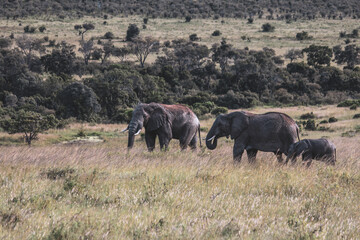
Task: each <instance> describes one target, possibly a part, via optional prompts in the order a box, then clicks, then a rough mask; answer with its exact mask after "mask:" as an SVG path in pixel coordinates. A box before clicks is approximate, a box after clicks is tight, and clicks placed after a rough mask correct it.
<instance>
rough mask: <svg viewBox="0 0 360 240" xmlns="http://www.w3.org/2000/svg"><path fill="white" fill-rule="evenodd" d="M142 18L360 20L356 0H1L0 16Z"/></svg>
mask: <svg viewBox="0 0 360 240" xmlns="http://www.w3.org/2000/svg"><path fill="white" fill-rule="evenodd" d="M104 13H107V14H113V15H119V14H121V15H124V16H128V15H145V16H148V17H162V18H179V17H185V16H191V17H196V18H208V17H213V16H220V17H234V18H248V17H259V18H265V17H266V18H268V19H284V18H286V19H299V18H301V19H314V18H319V17H321V18H331V19H333V18H334V19H339V18H343V17H353V18H359V17H360V5H359V2H358V1H357V0H346V1H338V0H327V1H324V0H302V1H298V0H252V1H248V0H240V1H239V0H228V1H220V0H201V1H193V0H185V1H169V0H162V1H146V0H97V1H95V0H76V1H70V0H61V1H60V0H57V1H49V0H32V1H28V0H1V1H0V15H3V16H7V17H9V18H10V17H15V18H16V17H25V16H33V15H44V14H57V15H59V16H62V17H66V16H79V17H81V16H83V15H84V14H93V15H102V14H104Z"/></svg>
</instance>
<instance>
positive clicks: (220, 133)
mask: <svg viewBox="0 0 360 240" xmlns="http://www.w3.org/2000/svg"><path fill="white" fill-rule="evenodd" d="M298 133H299V128H298V126H297V125H296V123H295V121H294V120H293V119H292V118H291V117H289V116H288V115H286V114H283V113H278V112H269V113H265V114H253V113H248V112H232V113H229V114H221V115H219V116H218V117H217V118H216V120H215V122H214V123H213V125H212V127H211V129H210V131H209V133H208V134H207V136H206V146H207V147H208V148H209V149H211V150H213V149H215V148H216V146H217V139H218V138H220V137H224V136H226V137H229V136H230V137H231V139H233V140H234V148H233V157H234V160H235V161H241V157H242V154H243V152H244V150H246V152H247V155H248V160H249V162H254V161H255V159H256V154H257V151H263V152H273V153H275V154H276V155H277V158H278V161H279V162H282V160H283V159H282V153H284V154H285V155H287V153H288V149H289V146H290V145H291V144H293V143H294V142H296V140H297V139H299V134H298Z"/></svg>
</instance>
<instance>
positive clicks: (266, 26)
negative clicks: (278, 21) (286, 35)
mask: <svg viewBox="0 0 360 240" xmlns="http://www.w3.org/2000/svg"><path fill="white" fill-rule="evenodd" d="M261 28H262V31H263V32H273V31H275V27H274V26H272V25H271V24H270V23H265V24H263V25H262V26H261Z"/></svg>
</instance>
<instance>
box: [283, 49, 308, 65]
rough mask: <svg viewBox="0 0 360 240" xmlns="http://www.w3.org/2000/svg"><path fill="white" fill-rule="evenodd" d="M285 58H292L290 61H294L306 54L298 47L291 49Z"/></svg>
mask: <svg viewBox="0 0 360 240" xmlns="http://www.w3.org/2000/svg"><path fill="white" fill-rule="evenodd" d="M284 57H285V58H287V59H290V62H293V61H294V60H296V59H298V58H303V57H304V54H303V52H302V51H301V50H296V49H290V50H289V51H288V52H287V53H286V54H285V55H284Z"/></svg>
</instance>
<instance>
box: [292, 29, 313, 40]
mask: <svg viewBox="0 0 360 240" xmlns="http://www.w3.org/2000/svg"><path fill="white" fill-rule="evenodd" d="M310 39H313V37H312V36H309V34H308V33H307V32H305V31H302V32H299V33H297V34H296V40H299V41H301V40H310Z"/></svg>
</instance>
